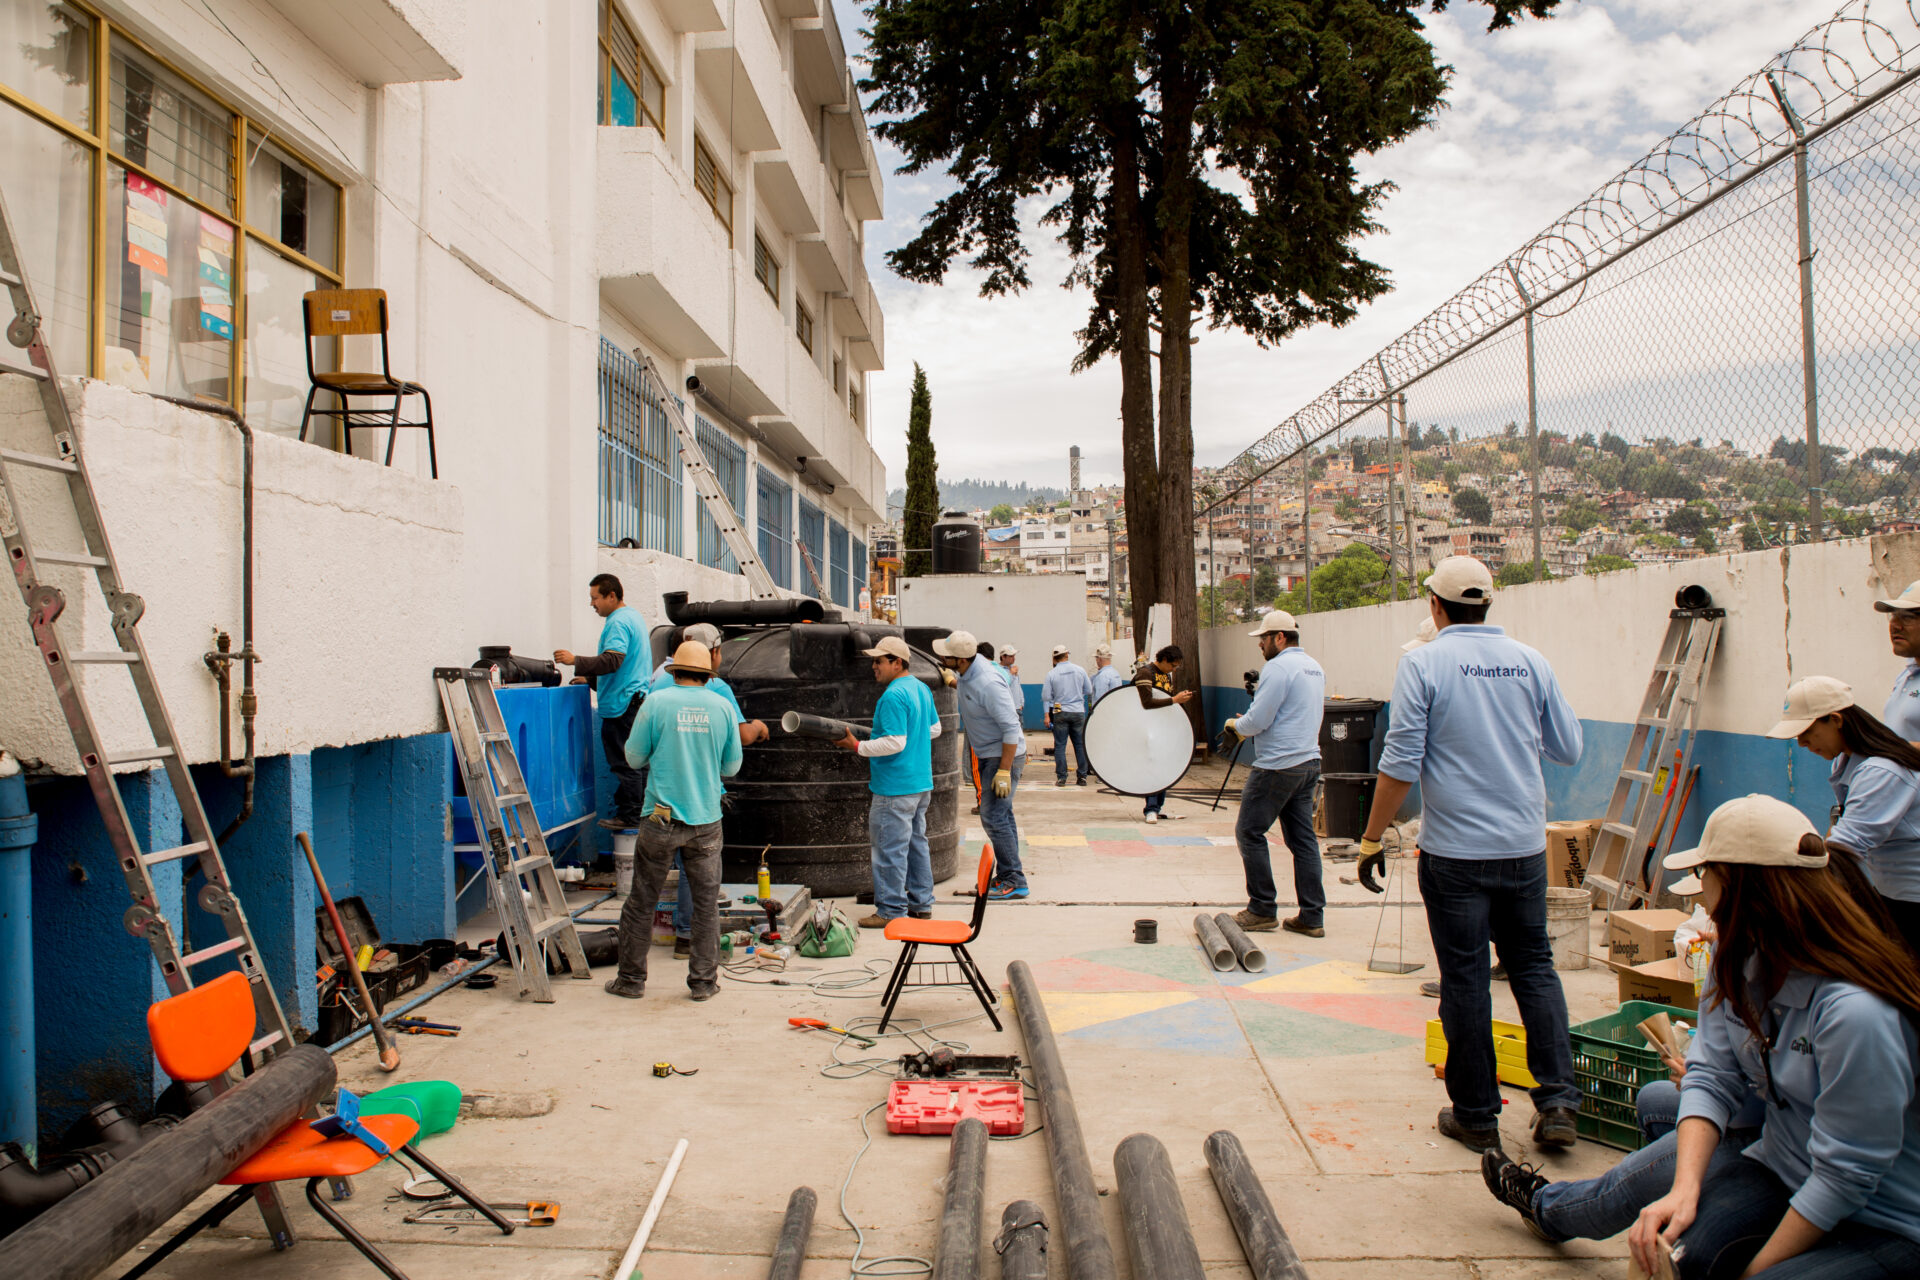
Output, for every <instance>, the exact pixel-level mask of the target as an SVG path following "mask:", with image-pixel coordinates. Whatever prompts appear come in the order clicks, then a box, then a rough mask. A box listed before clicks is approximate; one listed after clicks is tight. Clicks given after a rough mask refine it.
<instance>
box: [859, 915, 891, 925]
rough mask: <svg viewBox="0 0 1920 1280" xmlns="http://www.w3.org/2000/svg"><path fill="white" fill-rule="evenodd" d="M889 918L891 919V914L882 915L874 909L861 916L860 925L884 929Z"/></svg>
mask: <svg viewBox="0 0 1920 1280" xmlns="http://www.w3.org/2000/svg"><path fill="white" fill-rule="evenodd" d="M891 919H893V917H892V916H883V915H881V914H880V913H879V912H878V911H876V912H874V913H873V914H872V915H870V916H861V917H860V927H861V928H862V929H884V928H886V927H887V922H888V921H889V920H891Z"/></svg>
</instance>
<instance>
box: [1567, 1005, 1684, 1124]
mask: <svg viewBox="0 0 1920 1280" xmlns="http://www.w3.org/2000/svg"><path fill="white" fill-rule="evenodd" d="M1656 1013H1664V1014H1666V1015H1667V1016H1668V1017H1669V1018H1672V1019H1674V1020H1675V1021H1678V1022H1685V1023H1686V1024H1687V1025H1688V1026H1690V1027H1697V1026H1698V1025H1699V1017H1700V1015H1699V1014H1698V1013H1697V1012H1695V1011H1694V1010H1692V1009H1675V1008H1674V1007H1672V1006H1671V1005H1664V1004H1655V1003H1653V1002H1652V1001H1651V1000H1629V1001H1627V1002H1626V1003H1625V1004H1623V1005H1621V1006H1620V1011H1619V1012H1618V1013H1610V1014H1608V1015H1607V1016H1606V1017H1604V1018H1595V1019H1594V1020H1593V1021H1592V1022H1583V1023H1581V1024H1580V1025H1578V1026H1576V1027H1574V1028H1572V1029H1571V1031H1570V1032H1569V1034H1570V1035H1571V1037H1572V1040H1573V1078H1574V1082H1575V1083H1577V1084H1578V1085H1579V1086H1580V1118H1579V1130H1580V1136H1581V1137H1583V1138H1590V1139H1592V1140H1593V1141H1595V1142H1598V1143H1601V1144H1603V1145H1605V1146H1609V1147H1618V1148H1619V1149H1620V1150H1622V1151H1638V1150H1639V1149H1640V1147H1641V1146H1642V1142H1641V1138H1640V1119H1639V1113H1638V1112H1637V1111H1636V1110H1635V1109H1634V1099H1635V1098H1637V1097H1638V1096H1639V1095H1640V1087H1641V1086H1642V1085H1645V1084H1650V1083H1652V1082H1653V1081H1655V1080H1664V1079H1666V1078H1667V1067H1666V1064H1665V1063H1663V1062H1661V1061H1660V1055H1659V1054H1658V1053H1657V1052H1655V1050H1654V1047H1653V1046H1652V1045H1650V1044H1648V1043H1647V1038H1646V1037H1645V1036H1643V1035H1641V1034H1640V1024H1641V1023H1642V1022H1645V1021H1646V1020H1647V1019H1648V1018H1651V1017H1652V1016H1653V1015H1654V1014H1656Z"/></svg>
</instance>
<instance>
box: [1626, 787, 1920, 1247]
mask: <svg viewBox="0 0 1920 1280" xmlns="http://www.w3.org/2000/svg"><path fill="white" fill-rule="evenodd" d="M1666 865H1667V866H1668V867H1670V868H1673V869H1675V870H1685V869H1689V868H1696V867H1697V868H1699V873H1698V875H1697V876H1689V877H1687V878H1686V879H1685V880H1683V881H1681V882H1680V883H1679V884H1676V885H1674V886H1673V889H1674V892H1676V893H1682V894H1690V893H1697V894H1699V896H1700V900H1701V902H1702V904H1703V905H1704V906H1705V907H1706V909H1707V913H1708V914H1709V915H1710V916H1711V917H1712V918H1713V923H1714V927H1715V930H1716V931H1717V933H1718V942H1717V944H1716V946H1715V948H1714V954H1713V967H1712V970H1711V973H1710V975H1709V984H1708V987H1707V990H1706V992H1705V993H1704V995H1703V998H1702V1001H1701V1009H1702V1012H1701V1017H1700V1029H1699V1033H1698V1035H1697V1036H1696V1037H1695V1039H1694V1044H1693V1048H1692V1050H1691V1051H1690V1052H1689V1053H1688V1056H1687V1072H1686V1077H1685V1079H1684V1080H1683V1081H1682V1082H1681V1086H1680V1112H1679V1116H1680V1124H1679V1128H1678V1130H1677V1132H1678V1134H1679V1144H1678V1151H1677V1153H1676V1158H1675V1167H1674V1176H1673V1189H1672V1190H1671V1191H1669V1192H1668V1193H1667V1194H1666V1195H1665V1196H1662V1197H1661V1198H1660V1199H1659V1200H1656V1201H1654V1202H1653V1203H1652V1204H1651V1205H1648V1206H1647V1207H1646V1208H1645V1209H1644V1210H1642V1211H1641V1213H1640V1217H1639V1219H1638V1220H1637V1221H1636V1222H1635V1223H1634V1225H1633V1229H1632V1231H1631V1232H1629V1234H1628V1243H1629V1245H1630V1247H1631V1248H1632V1250H1633V1256H1634V1260H1635V1261H1636V1262H1637V1263H1638V1264H1639V1265H1640V1266H1641V1267H1642V1268H1644V1269H1646V1270H1647V1271H1648V1272H1649V1274H1659V1270H1658V1268H1659V1266H1660V1257H1659V1255H1660V1253H1661V1251H1662V1250H1663V1248H1666V1247H1671V1249H1672V1261H1673V1265H1674V1268H1675V1270H1676V1271H1677V1272H1678V1274H1679V1275H1680V1276H1681V1277H1682V1280H1734V1278H1735V1277H1741V1276H1757V1275H1763V1274H1764V1275H1765V1276H1767V1277H1768V1278H1769V1280H1814V1278H1815V1277H1818V1278H1819V1280H1838V1278H1839V1277H1852V1276H1861V1277H1870V1276H1920V1095H1917V1093H1916V1089H1915V1083H1914V1061H1915V1053H1916V1050H1917V1049H1920V1037H1916V1035H1915V1031H1914V1027H1913V1022H1912V1020H1913V1019H1914V1018H1916V1017H1920V967H1916V965H1915V963H1914V960H1913V957H1912V955H1911V954H1910V953H1909V952H1908V951H1907V950H1906V948H1905V947H1904V946H1903V945H1902V944H1901V942H1900V940H1899V939H1898V938H1897V937H1896V936H1894V935H1893V934H1891V933H1889V932H1888V931H1887V930H1886V929H1885V928H1883V927H1882V926H1881V925H1880V924H1879V923H1878V922H1877V920H1876V916H1877V915H1878V912H1877V911H1876V910H1874V909H1873V906H1872V904H1870V903H1869V904H1863V903H1861V902H1860V901H1858V900H1857V899H1856V898H1855V897H1854V896H1853V895H1852V894H1850V893H1848V892H1847V888H1846V883H1845V881H1844V880H1843V879H1842V878H1841V877H1840V876H1838V875H1835V874H1834V873H1833V871H1832V870H1831V869H1830V868H1829V867H1828V855H1827V848H1826V843H1825V842H1824V841H1823V840H1821V838H1820V837H1819V835H1817V834H1816V833H1815V832H1814V829H1813V824H1812V823H1810V822H1808V821H1807V819H1806V816H1805V815H1804V814H1802V813H1801V812H1800V811H1799V810H1798V809H1795V808H1793V807H1792V806H1791V805H1788V804H1785V803H1783V802H1782V801H1779V800H1775V799H1773V798H1772V797H1770V796H1757V795H1754V796H1745V797H1743V798H1741V799H1738V800H1730V801H1728V802H1727V803H1726V804H1723V805H1721V806H1720V807H1719V808H1718V809H1716V810H1714V811H1713V814H1712V816H1711V817H1709V818H1708V819H1707V824H1706V829H1705V830H1704V831H1703V832H1702V833H1701V838H1700V845H1699V847H1698V848H1696V849H1688V850H1685V851H1683V852H1680V853H1676V854H1671V855H1669V856H1668V858H1667V863H1666ZM1749 1091H1753V1092H1757V1093H1758V1094H1759V1095H1760V1097H1761V1099H1762V1100H1763V1102H1764V1104H1765V1107H1764V1110H1765V1119H1764V1120H1763V1121H1762V1123H1761V1130H1760V1140H1759V1141H1758V1142H1756V1143H1754V1144H1753V1146H1751V1147H1749V1148H1748V1149H1747V1151H1746V1153H1745V1158H1744V1159H1740V1160H1735V1161H1721V1162H1719V1163H1717V1164H1714V1165H1713V1167H1712V1169H1711V1170H1709V1167H1708V1166H1709V1164H1710V1163H1713V1155H1714V1152H1715V1150H1716V1148H1717V1147H1718V1146H1719V1143H1720V1134H1721V1131H1722V1130H1723V1129H1724V1128H1725V1127H1726V1125H1727V1122H1728V1119H1729V1118H1730V1117H1731V1116H1732V1115H1734V1113H1735V1112H1736V1111H1737V1110H1738V1109H1739V1108H1740V1106H1741V1104H1742V1102H1743V1101H1744V1100H1745V1098H1746V1095H1747V1093H1748V1092H1749Z"/></svg>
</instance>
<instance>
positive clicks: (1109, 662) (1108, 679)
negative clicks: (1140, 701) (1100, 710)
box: [1092, 644, 1127, 704]
mask: <svg viewBox="0 0 1920 1280" xmlns="http://www.w3.org/2000/svg"><path fill="white" fill-rule="evenodd" d="M1126 682H1127V678H1126V677H1125V676H1123V675H1121V674H1120V669H1119V668H1118V667H1116V666H1114V665H1113V646H1112V645H1110V644H1103V645H1097V646H1095V648H1094V651H1093V676H1092V683H1093V702H1094V703H1095V704H1098V703H1099V701H1100V699H1102V698H1104V697H1106V696H1107V695H1108V694H1110V693H1112V692H1113V691H1114V690H1115V689H1118V688H1120V687H1121V686H1122V685H1124V684H1126Z"/></svg>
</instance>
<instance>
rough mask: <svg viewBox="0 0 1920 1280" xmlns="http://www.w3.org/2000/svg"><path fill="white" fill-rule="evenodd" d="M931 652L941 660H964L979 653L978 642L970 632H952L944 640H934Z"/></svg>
mask: <svg viewBox="0 0 1920 1280" xmlns="http://www.w3.org/2000/svg"><path fill="white" fill-rule="evenodd" d="M933 651H934V652H935V653H937V654H939V655H940V656H941V657H943V658H960V659H962V660H964V659H967V658H971V657H972V656H973V655H974V654H976V653H978V652H980V642H979V641H978V640H975V639H974V638H973V632H971V631H954V632H950V633H949V634H948V635H947V638H946V639H944V640H935V641H934V642H933Z"/></svg>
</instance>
